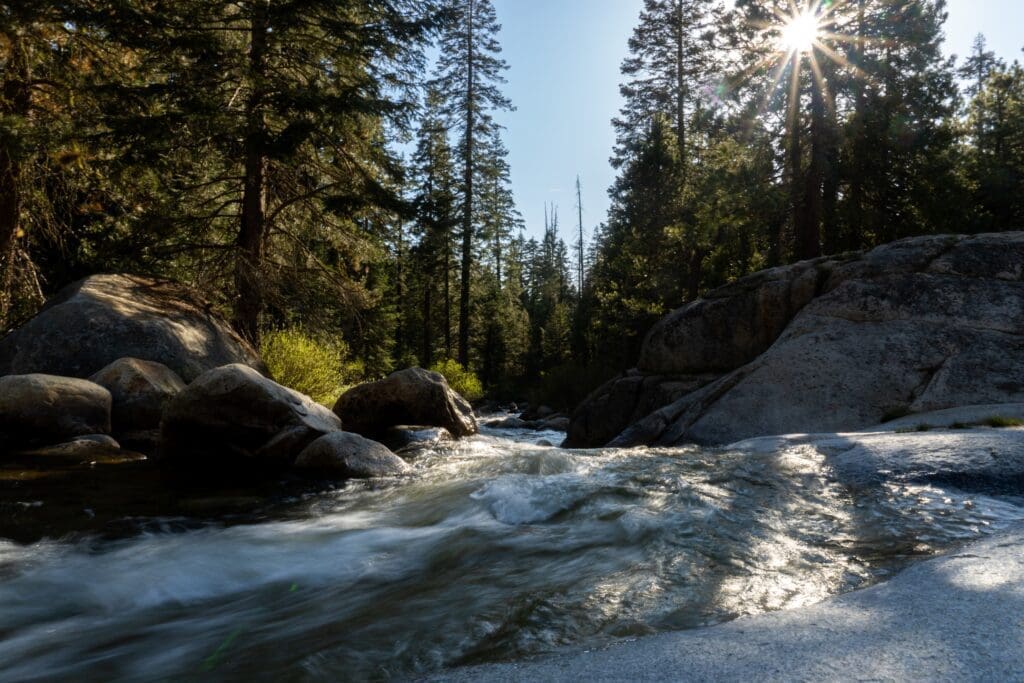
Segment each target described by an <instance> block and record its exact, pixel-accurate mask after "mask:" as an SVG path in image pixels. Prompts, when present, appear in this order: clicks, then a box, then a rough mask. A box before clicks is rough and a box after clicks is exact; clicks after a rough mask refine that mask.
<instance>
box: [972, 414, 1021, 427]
mask: <svg viewBox="0 0 1024 683" xmlns="http://www.w3.org/2000/svg"><path fill="white" fill-rule="evenodd" d="M982 424H984V425H985V426H986V427H995V428H996V429H1006V428H1008V427H1024V420H1020V419H1018V418H1015V417H1003V416H1001V415H995V416H993V417H990V418H988V419H987V420H985V421H984V422H982Z"/></svg>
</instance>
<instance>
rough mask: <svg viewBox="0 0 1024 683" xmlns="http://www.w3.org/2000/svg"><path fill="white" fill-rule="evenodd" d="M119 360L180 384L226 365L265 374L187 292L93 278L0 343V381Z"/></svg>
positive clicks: (144, 281)
mask: <svg viewBox="0 0 1024 683" xmlns="http://www.w3.org/2000/svg"><path fill="white" fill-rule="evenodd" d="M126 357H131V358H140V359H144V360H149V361H155V362H158V363H162V364H163V365H166V366H167V367H169V368H170V369H171V370H173V371H174V372H175V373H177V374H178V375H179V376H180V377H181V378H182V379H184V380H185V381H186V382H190V381H192V380H193V379H195V378H196V377H198V376H199V375H201V374H202V373H203V372H205V371H207V370H210V369H212V368H216V367H220V366H222V365H228V364H230V363H243V364H245V365H249V366H251V367H253V368H256V369H257V370H259V371H260V372H262V373H264V374H266V367H265V366H264V365H263V363H262V361H261V360H260V359H259V356H258V355H257V354H256V352H255V351H253V349H252V348H251V347H250V346H249V345H248V344H246V343H245V342H244V341H242V339H241V338H240V337H239V336H238V335H236V334H235V333H234V332H233V331H232V329H231V327H230V325H228V324H227V323H226V322H225V321H224V320H222V319H221V318H220V317H218V316H217V315H216V314H214V313H213V312H212V310H211V308H210V306H209V304H207V303H205V302H204V301H202V300H201V299H200V298H198V297H197V296H196V294H195V293H194V292H193V291H192V290H190V289H188V288H187V287H184V286H183V285H180V284H176V283H173V282H168V281H161V280H152V279H148V278H142V277H135V276H131V275H94V276H92V277H88V278H86V279H84V280H81V281H79V282H76V283H74V284H72V285H69V286H67V287H65V288H64V289H63V290H61V291H60V292H59V293H58V294H57V295H56V296H54V297H53V298H52V299H50V300H49V301H48V302H47V303H46V305H45V306H44V307H43V309H42V310H41V311H40V312H39V313H38V314H37V315H36V316H35V317H34V318H32V319H31V320H29V321H28V322H27V323H25V324H24V325H23V326H22V327H20V328H19V329H17V330H15V331H14V332H12V333H11V334H9V335H7V336H6V337H5V338H3V339H2V340H0V375H12V374H28V373H46V374H51V375H62V376H66V377H80V378H86V377H90V376H92V375H94V374H96V373H97V372H99V371H100V370H102V369H103V368H105V367H106V366H108V365H110V364H111V363H113V362H114V361H116V360H118V359H120V358H126Z"/></svg>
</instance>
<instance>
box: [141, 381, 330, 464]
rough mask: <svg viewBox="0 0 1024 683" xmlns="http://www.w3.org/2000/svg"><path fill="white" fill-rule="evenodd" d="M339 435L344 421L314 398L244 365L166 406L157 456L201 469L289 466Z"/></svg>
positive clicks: (195, 385) (197, 384)
mask: <svg viewBox="0 0 1024 683" xmlns="http://www.w3.org/2000/svg"><path fill="white" fill-rule="evenodd" d="M340 430H341V420H339V419H338V417H337V416H336V415H334V413H332V412H331V411H330V410H328V409H327V408H324V407H323V406H321V405H319V404H317V403H315V402H314V401H313V400H312V399H311V398H309V397H307V396H303V395H302V394H300V393H298V392H297V391H293V390H291V389H288V388H286V387H283V386H281V385H280V384H277V383H276V382H273V381H272V380H269V379H267V378H266V377H264V376H263V375H261V374H260V373H258V372H256V371H255V370H253V369H252V368H250V367H248V366H246V365H239V364H236V365H228V366H225V367H223V368H217V369H215V370H210V371H209V372H207V373H205V374H203V375H201V376H200V377H199V378H198V379H196V381H194V382H192V384H190V385H189V386H188V387H187V388H185V389H184V390H183V391H181V392H180V393H178V394H177V395H176V396H175V397H174V398H172V399H171V400H170V401H169V402H168V403H167V405H166V407H165V408H164V415H163V421H162V422H161V424H160V445H159V454H160V456H161V457H162V458H164V459H167V460H175V461H185V462H194V463H199V464H201V465H203V466H209V465H216V464H218V463H219V462H221V461H237V460H239V459H243V460H247V461H249V462H250V463H256V464H262V465H271V466H275V467H279V466H288V465H291V464H292V463H293V462H294V461H295V458H297V457H298V455H299V453H301V452H302V450H303V449H304V448H305V447H306V446H308V445H309V444H311V443H312V442H313V441H315V440H317V439H318V438H320V437H321V436H323V435H324V434H329V433H331V432H336V431H340Z"/></svg>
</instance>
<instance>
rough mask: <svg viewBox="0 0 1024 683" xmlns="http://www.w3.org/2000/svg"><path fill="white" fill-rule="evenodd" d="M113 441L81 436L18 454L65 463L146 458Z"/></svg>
mask: <svg viewBox="0 0 1024 683" xmlns="http://www.w3.org/2000/svg"><path fill="white" fill-rule="evenodd" d="M111 441H113V440H111ZM111 441H105V440H99V439H95V438H81V439H75V440H74V441H68V442H67V443H61V444H56V445H53V446H43V447H41V448H34V449H32V450H28V451H22V452H20V453H19V454H18V456H19V458H31V459H32V461H33V462H35V463H41V462H49V461H56V462H59V463H62V464H65V465H67V464H71V463H87V464H108V465H116V464H124V463H131V462H140V461H143V460H145V459H146V456H145V455H143V454H141V453H136V452H134V451H128V450H123V449H122V448H121V446H120V445H119V444H118V443H117V442H116V441H113V442H112V443H111Z"/></svg>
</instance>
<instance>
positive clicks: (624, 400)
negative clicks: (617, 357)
mask: <svg viewBox="0 0 1024 683" xmlns="http://www.w3.org/2000/svg"><path fill="white" fill-rule="evenodd" d="M718 377H719V375H716V374H705V375H691V376H685V375H682V376H671V375H646V374H643V373H641V372H640V371H639V370H631V371H630V372H628V373H626V374H625V375H622V376H619V377H616V378H615V379H613V380H611V381H609V382H607V383H605V384H604V385H602V386H601V387H599V388H598V389H597V390H595V391H594V392H593V393H592V394H590V396H588V397H587V398H586V400H584V401H583V403H581V404H580V406H579V407H577V408H576V410H575V411H573V414H572V416H571V419H570V421H569V426H568V429H567V430H566V431H567V432H568V434H567V436H566V439H565V442H564V443H563V446H565V447H566V448H591V447H596V446H603V445H605V444H606V443H608V442H609V441H611V440H612V439H614V438H615V437H616V436H618V435H619V434H620V433H621V432H622V431H623V430H625V429H626V428H627V427H629V426H631V425H633V424H635V423H636V422H638V421H639V420H642V419H643V418H644V417H646V416H647V415H650V414H651V413H652V412H654V411H655V410H658V409H659V408H661V407H663V406H666V405H668V404H670V403H673V402H675V401H676V400H678V399H680V398H682V397H683V396H686V395H687V394H690V393H693V392H694V391H696V390H697V389H700V388H701V387H703V386H705V385H707V384H710V383H711V382H713V381H714V380H716V379H718Z"/></svg>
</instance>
